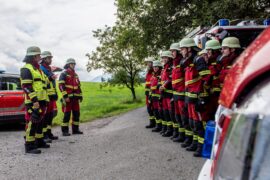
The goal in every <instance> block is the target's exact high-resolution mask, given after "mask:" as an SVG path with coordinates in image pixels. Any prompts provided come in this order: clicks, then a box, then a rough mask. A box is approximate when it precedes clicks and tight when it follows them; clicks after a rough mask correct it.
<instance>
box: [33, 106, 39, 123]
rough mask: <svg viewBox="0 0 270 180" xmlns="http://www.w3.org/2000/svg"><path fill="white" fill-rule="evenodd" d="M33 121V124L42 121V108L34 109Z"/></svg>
mask: <svg viewBox="0 0 270 180" xmlns="http://www.w3.org/2000/svg"><path fill="white" fill-rule="evenodd" d="M31 121H32V123H33V124H36V123H40V122H41V109H39V108H38V109H32V113H31Z"/></svg>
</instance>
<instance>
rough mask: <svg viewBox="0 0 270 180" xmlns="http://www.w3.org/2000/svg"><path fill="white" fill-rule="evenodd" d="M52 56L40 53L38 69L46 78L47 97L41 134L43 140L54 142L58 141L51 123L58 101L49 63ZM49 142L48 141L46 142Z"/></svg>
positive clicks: (45, 52)
mask: <svg viewBox="0 0 270 180" xmlns="http://www.w3.org/2000/svg"><path fill="white" fill-rule="evenodd" d="M52 58H53V56H52V54H51V52H49V51H44V52H42V53H41V65H40V68H41V70H42V71H43V72H44V74H45V75H46V76H47V78H48V83H49V84H48V89H47V93H48V96H49V100H50V101H49V103H48V105H47V111H46V114H45V117H44V123H43V134H44V139H45V140H47V141H48V140H56V139H58V137H57V136H54V135H53V134H52V121H53V118H54V105H55V103H56V101H57V99H58V96H57V92H56V86H55V79H56V78H57V76H56V75H55V74H54V73H53V72H52V69H51V66H50V65H51V63H52ZM48 142H49V141H48Z"/></svg>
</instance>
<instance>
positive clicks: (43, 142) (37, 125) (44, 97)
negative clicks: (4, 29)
mask: <svg viewBox="0 0 270 180" xmlns="http://www.w3.org/2000/svg"><path fill="white" fill-rule="evenodd" d="M52 58H53V56H52V54H51V52H49V51H44V52H42V53H41V50H40V48H39V47H36V46H32V47H29V48H28V49H27V52H26V56H25V58H24V60H23V62H25V65H24V66H23V67H22V68H21V72H20V78H21V86H22V89H23V91H24V96H25V107H26V115H25V117H26V118H25V119H26V128H25V130H26V131H25V152H26V153H31V154H40V153H41V150H40V149H39V148H49V147H50V145H49V144H48V143H51V142H52V140H57V139H58V137H57V136H55V135H53V133H52V130H51V128H52V120H53V118H54V117H55V116H56V114H54V109H55V108H56V101H57V99H58V95H57V91H56V82H55V80H56V78H57V75H55V74H54V73H53V71H52V68H51V66H50V65H51V63H52ZM75 64H76V62H75V60H74V59H72V58H70V59H68V60H67V61H66V64H65V66H64V69H65V70H64V71H63V72H62V73H61V75H60V78H59V89H60V91H61V93H62V97H63V98H62V99H61V102H62V110H63V112H64V118H63V123H62V133H63V136H70V134H69V120H70V118H71V112H72V133H73V134H82V132H81V131H80V130H79V118H80V106H79V101H82V91H81V88H80V81H79V78H78V75H77V74H76V73H75V70H74V68H75ZM56 112H57V111H56Z"/></svg>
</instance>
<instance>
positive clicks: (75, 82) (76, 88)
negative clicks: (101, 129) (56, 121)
mask: <svg viewBox="0 0 270 180" xmlns="http://www.w3.org/2000/svg"><path fill="white" fill-rule="evenodd" d="M75 65H76V62H75V60H74V59H73V58H69V59H67V61H66V64H65V66H64V69H65V70H64V72H62V73H61V75H60V78H59V89H60V91H61V93H62V96H63V98H62V111H63V112H64V118H63V123H62V126H61V129H62V133H63V136H70V133H69V120H70V117H71V113H72V134H83V132H82V131H80V129H79V121H80V104H79V102H82V100H83V97H82V91H81V84H80V80H79V77H78V75H77V74H76V72H75Z"/></svg>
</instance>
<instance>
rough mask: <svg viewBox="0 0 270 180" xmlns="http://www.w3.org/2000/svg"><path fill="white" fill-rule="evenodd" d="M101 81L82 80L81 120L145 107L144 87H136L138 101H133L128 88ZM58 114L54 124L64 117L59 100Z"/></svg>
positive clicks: (86, 120)
mask: <svg viewBox="0 0 270 180" xmlns="http://www.w3.org/2000/svg"><path fill="white" fill-rule="evenodd" d="M100 85H101V84H100V83H92V82H82V91H83V102H82V103H81V104H80V106H81V117H80V122H88V121H91V120H94V119H97V118H103V117H109V116H113V115H117V114H120V113H123V112H127V111H129V110H132V109H135V108H138V107H143V106H144V104H145V100H144V87H143V86H140V87H137V88H136V96H137V99H138V100H137V101H136V102H133V101H132V96H131V92H130V90H129V89H127V88H121V87H111V86H107V87H102V88H100ZM57 107H58V115H57V117H56V118H55V119H54V121H53V123H54V125H60V124H61V122H62V119H63V113H62V110H61V103H60V101H59V100H58V102H57Z"/></svg>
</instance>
